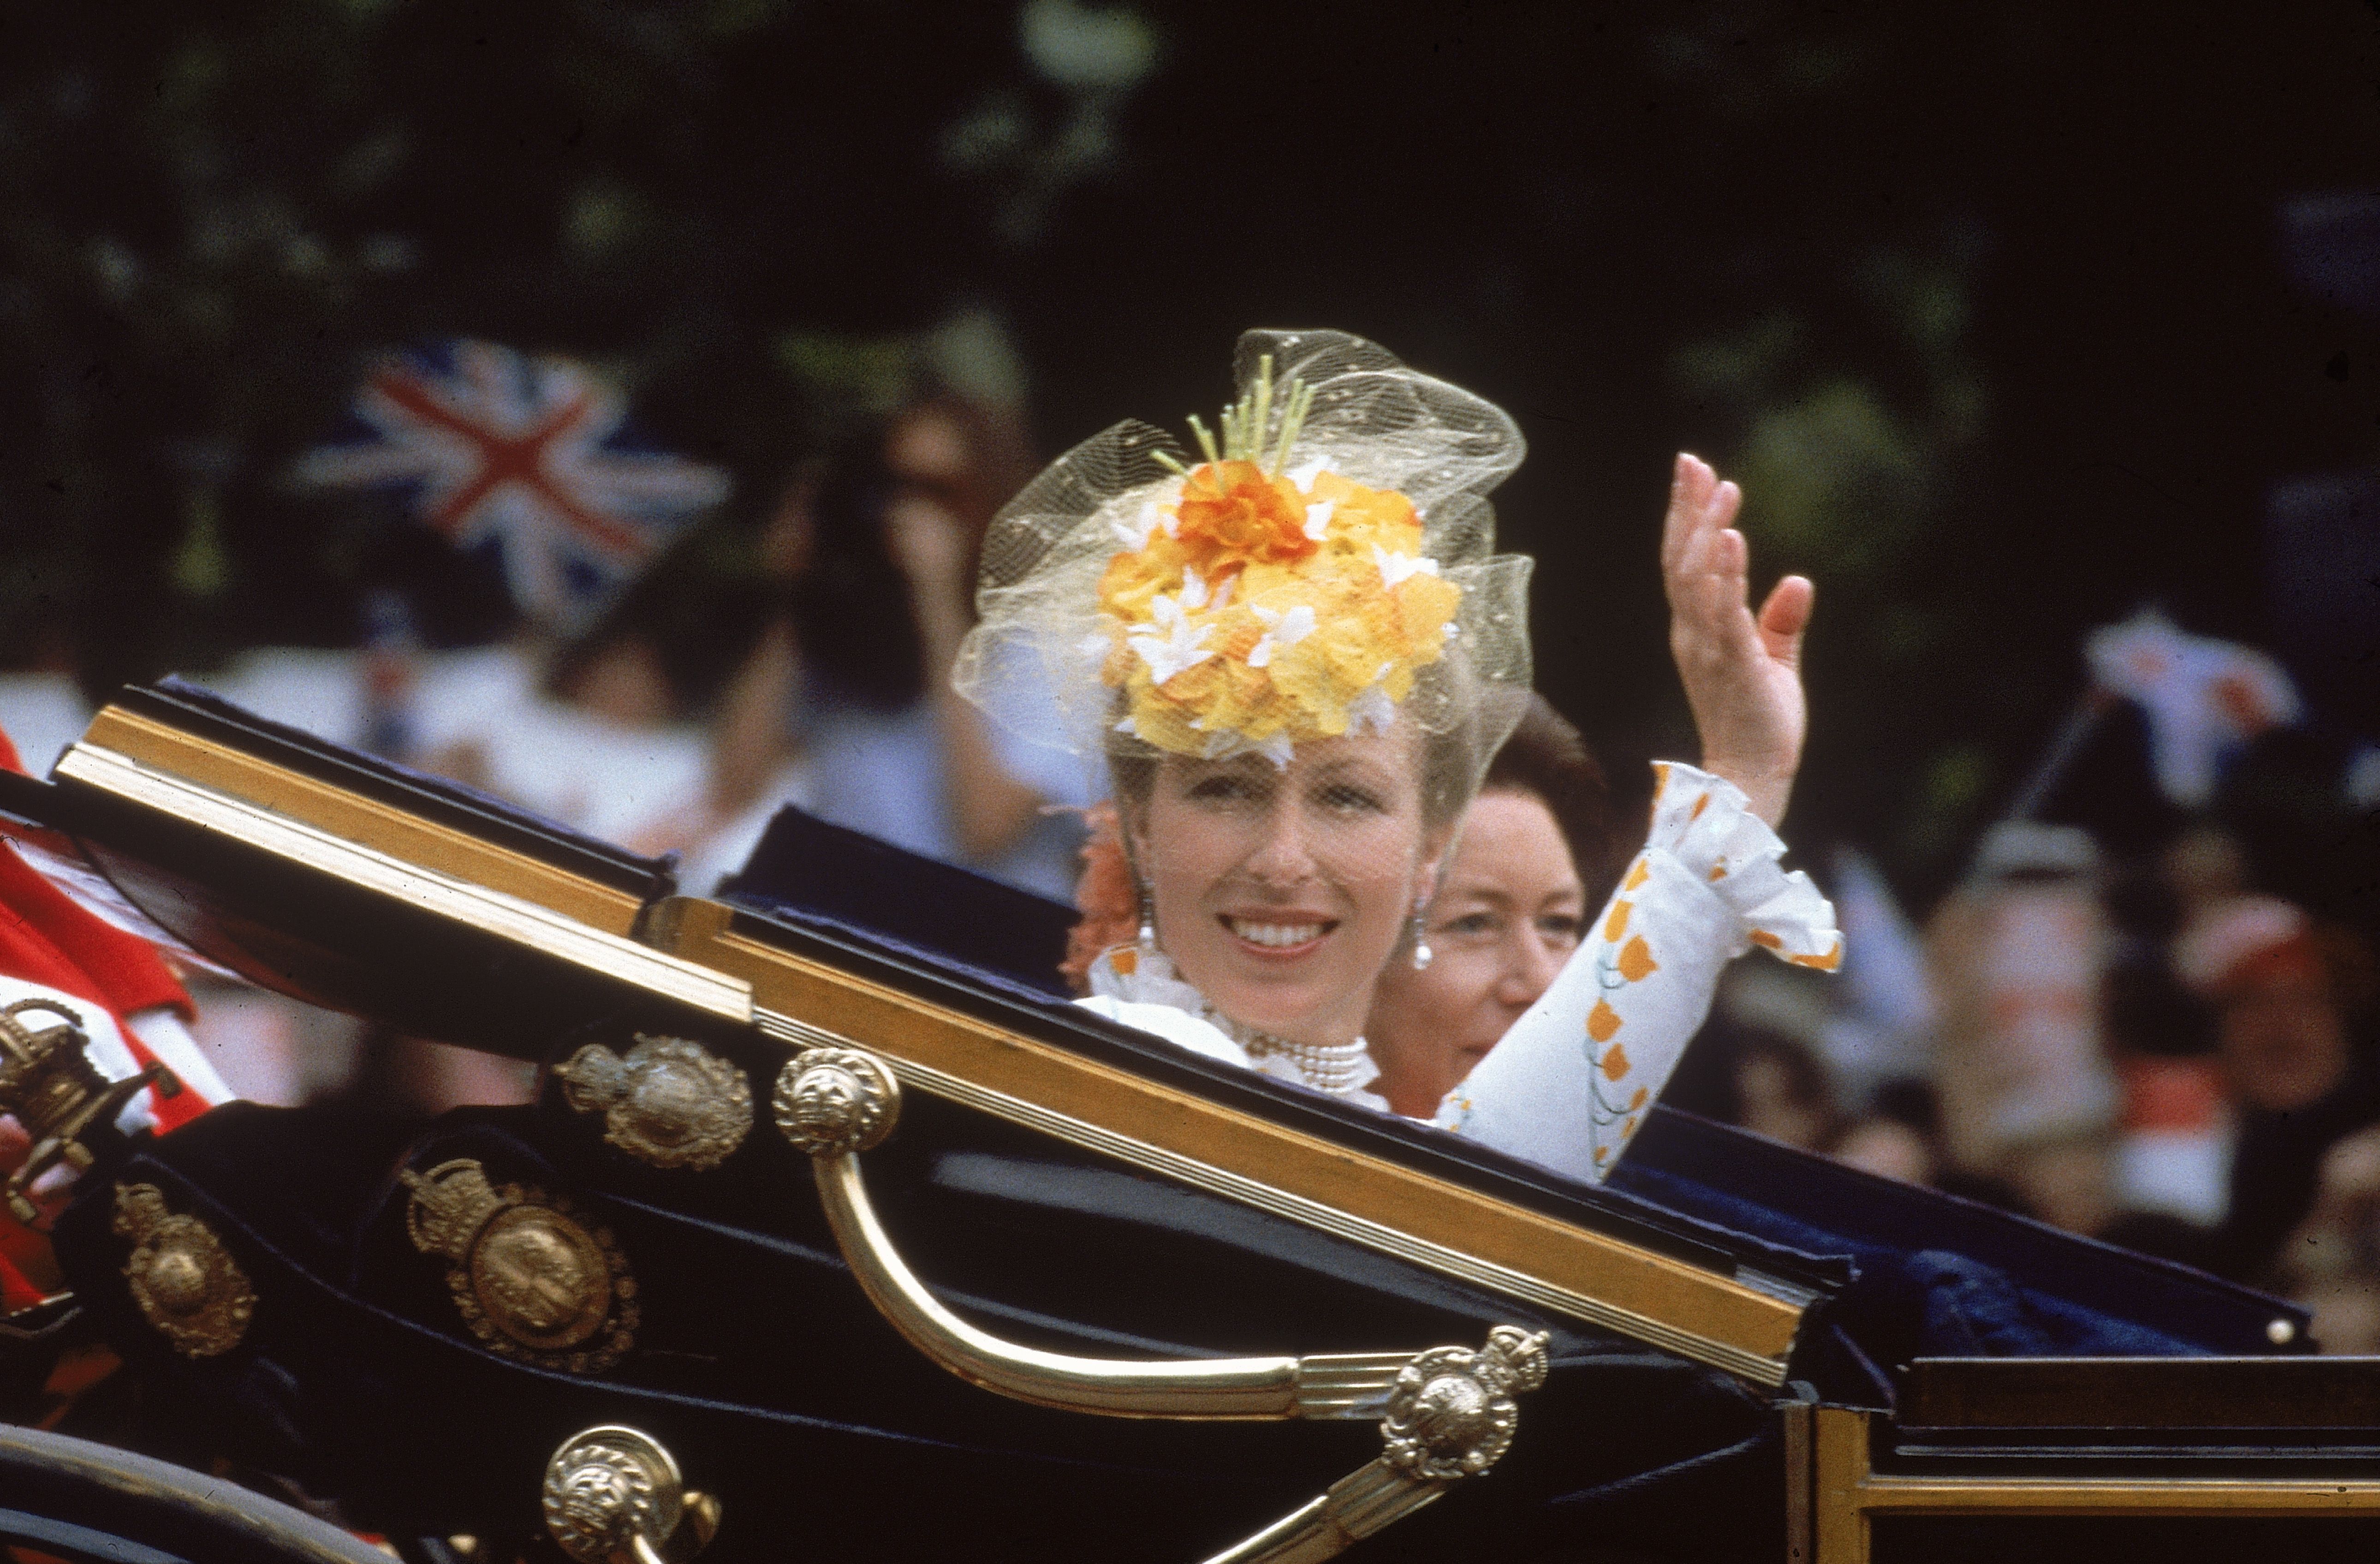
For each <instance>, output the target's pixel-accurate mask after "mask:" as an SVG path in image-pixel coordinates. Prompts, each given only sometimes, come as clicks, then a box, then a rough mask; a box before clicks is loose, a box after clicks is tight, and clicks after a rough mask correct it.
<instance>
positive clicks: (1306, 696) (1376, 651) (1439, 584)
mask: <svg viewBox="0 0 2380 1564" xmlns="http://www.w3.org/2000/svg"><path fill="white" fill-rule="evenodd" d="M1235 368H1236V371H1237V373H1236V380H1237V382H1238V388H1239V392H1240V395H1239V397H1238V399H1237V400H1236V401H1234V402H1233V404H1232V405H1231V406H1230V407H1228V408H1226V409H1224V410H1223V414H1222V417H1221V419H1220V430H1217V431H1210V430H1209V429H1208V427H1207V426H1206V425H1205V424H1204V423H1203V422H1200V421H1199V420H1198V419H1196V418H1195V417H1194V418H1192V419H1191V420H1190V421H1189V422H1190V428H1191V431H1192V433H1193V434H1194V435H1195V436H1196V441H1197V445H1198V451H1199V456H1200V457H1201V458H1203V459H1198V460H1196V461H1195V463H1194V461H1193V459H1192V458H1191V457H1190V455H1189V453H1187V452H1185V451H1184V449H1183V448H1182V447H1181V446H1179V445H1177V444H1176V443H1175V442H1174V441H1173V439H1172V436H1170V435H1168V434H1165V433H1164V432H1163V431H1160V430H1158V429H1154V428H1151V427H1150V426H1148V425H1147V424H1143V423H1137V422H1124V423H1120V424H1117V425H1116V426H1115V427H1113V428H1112V429H1110V430H1108V431H1106V432H1105V433H1104V434H1099V435H1097V436H1094V437H1093V438H1092V439H1090V440H1087V441H1086V442H1085V443H1084V444H1082V445H1081V446H1076V447H1075V449H1074V450H1072V451H1070V452H1068V453H1067V454H1066V455H1065V456H1063V457H1061V458H1059V459H1058V460H1057V461H1055V462H1053V463H1051V464H1050V467H1049V468H1048V470H1045V471H1044V472H1043V473H1042V474H1041V475H1040V477H1038V479H1036V480H1035V481H1034V482H1033V483H1031V484H1030V485H1028V486H1027V487H1026V490H1025V492H1024V493H1023V494H1021V495H1018V496H1017V497H1016V498H1015V500H1014V501H1013V502H1011V503H1010V505H1009V506H1008V507H1007V508H1006V509H1005V510H1003V511H1002V513H1001V514H1000V516H999V518H998V519H996V520H995V521H994V522H993V523H992V527H991V530H990V535H989V536H988V537H987V539H986V541H985V548H984V566H983V575H982V580H981V585H980V590H979V591H978V593H977V605H978V608H979V610H980V615H981V618H980V623H979V624H978V625H977V629H976V630H975V631H974V633H973V634H971V635H970V636H969V637H968V639H967V642H966V644H965V647H964V648H963V649H962V651H961V653H960V656H959V663H958V668H957V671H956V674H955V676H954V678H955V681H956V684H957V687H958V689H959V690H960V692H961V693H962V694H964V695H965V696H966V697H967V698H968V699H970V700H972V701H974V702H976V703H977V704H978V705H980V706H982V707H983V708H984V709H985V710H986V711H987V712H988V713H990V715H992V717H993V718H994V719H995V720H997V721H1000V722H1001V723H1002V724H1003V725H1004V726H1006V727H1010V728H1011V729H1012V730H1014V731H1015V732H1016V733H1017V734H1019V735H1020V736H1021V737H1024V738H1026V739H1030V740H1033V741H1035V742H1038V743H1041V744H1045V745H1049V746H1051V747H1054V748H1057V749H1061V750H1064V751H1069V752H1072V753H1075V754H1077V755H1094V754H1116V753H1122V754H1142V755H1148V754H1156V753H1173V754H1182V755H1195V756H1202V757H1205V758H1208V759H1221V758H1227V757H1230V756H1233V755H1237V754H1242V753H1247V752H1256V753H1259V754H1263V755H1265V756H1267V757H1269V758H1270V759H1271V760H1272V761H1273V762H1274V763H1275V764H1281V765H1286V764H1288V763H1289V759H1290V756H1291V753H1292V751H1293V748H1294V746H1296V745H1297V744H1299V743H1302V742H1305V741H1307V740H1310V739H1323V738H1330V737H1333V736H1336V735H1340V734H1346V733H1357V734H1361V733H1368V732H1380V731H1385V730H1386V729H1387V728H1389V727H1390V726H1391V725H1393V724H1394V723H1395V722H1396V721H1397V720H1398V719H1399V717H1400V716H1401V715H1402V716H1403V717H1406V718H1409V719H1411V720H1413V721H1415V723H1417V724H1418V725H1419V726H1420V727H1422V728H1424V729H1425V730H1427V731H1429V732H1434V733H1444V732H1450V731H1452V730H1454V729H1456V728H1459V727H1466V726H1467V727H1469V728H1470V729H1471V730H1472V734H1473V738H1474V751H1473V752H1474V753H1475V755H1476V756H1477V759H1478V764H1479V765H1481V766H1484V765H1485V764H1486V762H1487V760H1488V757H1489V756H1491V755H1492V754H1493V753H1494V752H1495V750H1496V747H1497V745H1499V744H1500V743H1501V742H1502V740H1503V739H1504V737H1505V735H1506V734H1507V733H1509V732H1510V731H1511V728H1512V723H1513V722H1514V721H1516V720H1518V717H1519V715H1520V711H1521V708H1522V706H1523V704H1524V702H1525V700H1526V696H1527V690H1528V688H1529V647H1528V631H1527V621H1526V586H1527V580H1528V571H1529V565H1530V561H1529V560H1528V559H1527V558H1525V557H1524V556H1517V555H1497V554H1496V553H1495V552H1494V548H1495V514H1494V511H1493V510H1492V509H1491V508H1490V507H1489V506H1488V500H1487V495H1488V491H1489V490H1490V489H1492V488H1494V487H1495V485H1496V484H1497V483H1500V482H1501V481H1502V479H1503V478H1504V476H1505V475H1506V474H1507V473H1509V472H1511V471H1512V470H1513V469H1514V468H1516V467H1518V466H1519V465H1520V462H1521V457H1522V453H1523V449H1524V446H1523V442H1522V439H1521V434H1520V431H1519V429H1518V428H1517V427H1515V426H1514V424H1513V422H1512V419H1511V418H1509V417H1508V416H1506V415H1505V413H1504V412H1503V410H1502V409H1500V408H1498V407H1496V406H1495V405H1494V404H1492V403H1490V402H1488V401H1486V400H1484V399H1482V398H1480V397H1475V396H1473V395H1471V394H1470V393H1469V392H1467V391H1463V390H1461V389H1459V388H1458V387H1455V386H1452V385H1448V384H1446V383H1445V382H1443V381H1440V380H1434V379H1432V378H1430V377H1429V376H1427V375H1424V374H1418V373H1415V372H1414V371H1412V370H1410V369H1407V368H1406V367H1405V366H1404V365H1403V364H1402V363H1399V362H1398V361H1397V360H1396V359H1395V358H1394V357H1392V356H1391V355H1390V354H1389V353H1388V352H1387V351H1385V350H1384V349H1382V348H1378V347H1376V346H1374V345H1373V344H1372V343H1369V342H1366V341H1364V340H1363V339H1362V338H1360V337H1354V336H1347V335H1345V334H1343V333H1340V332H1325V331H1301V332H1282V331H1252V332H1249V333H1247V334H1246V335H1245V336H1242V337H1241V339H1240V344H1239V351H1238V353H1237V355H1236V364H1235Z"/></svg>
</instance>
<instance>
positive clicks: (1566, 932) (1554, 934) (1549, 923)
mask: <svg viewBox="0 0 2380 1564" xmlns="http://www.w3.org/2000/svg"><path fill="white" fill-rule="evenodd" d="M1537 933H1539V934H1541V935H1544V936H1545V937H1546V938H1547V939H1548V940H1552V941H1559V942H1560V943H1561V944H1563V945H1576V944H1577V943H1578V942H1579V939H1580V937H1581V936H1582V935H1585V933H1586V921H1585V919H1583V918H1573V917H1570V916H1568V915H1567V914H1564V913H1551V914H1548V916H1546V917H1543V918H1540V919H1538V920H1537Z"/></svg>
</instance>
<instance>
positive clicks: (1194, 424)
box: [1190, 413, 1223, 464]
mask: <svg viewBox="0 0 2380 1564" xmlns="http://www.w3.org/2000/svg"><path fill="white" fill-rule="evenodd" d="M1190 433H1191V434H1196V436H1198V448H1199V449H1200V450H1202V451H1204V452H1206V453H1207V459H1208V461H1211V462H1215V463H1218V464H1220V462H1221V461H1222V459H1223V458H1222V456H1221V454H1220V452H1218V451H1217V450H1216V449H1215V436H1214V435H1213V434H1209V433H1208V430H1207V425H1206V422H1205V421H1204V420H1202V419H1200V418H1199V416H1198V415H1197V414H1196V413H1192V414H1191V415H1190Z"/></svg>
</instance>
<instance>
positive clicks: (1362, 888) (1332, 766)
mask: <svg viewBox="0 0 2380 1564" xmlns="http://www.w3.org/2000/svg"><path fill="white" fill-rule="evenodd" d="M1135 813H1137V814H1138V816H1139V818H1138V819H1137V821H1136V822H1135V829H1134V837H1135V849H1136V856H1137V858H1138V860H1139V862H1140V867H1141V873H1142V874H1144V875H1145V876H1147V881H1148V887H1149V895H1150V898H1151V899H1152V901H1153V902H1154V904H1155V910H1156V914H1157V935H1158V944H1159V945H1160V947H1162V948H1163V949H1164V951H1165V953H1166V955H1168V956H1170V957H1171V958H1172V960H1173V964H1174V966H1175V968H1176V969H1177V970H1178V971H1180V972H1181V974H1182V976H1183V978H1184V981H1186V982H1188V983H1190V984H1193V985H1195V986H1196V988H1197V989H1198V991H1199V992H1200V993H1201V994H1203V995H1205V996H1206V997H1207V1001H1208V1003H1209V1004H1211V1005H1213V1006H1214V1007H1215V1008H1217V1009H1219V1010H1220V1011H1222V1012H1223V1014H1225V1015H1227V1016H1229V1017H1231V1018H1232V1019H1233V1020H1236V1021H1239V1022H1240V1023H1242V1024H1243V1025H1245V1026H1252V1027H1255V1028H1256V1029H1257V1030H1258V1031H1260V1032H1271V1033H1273V1034H1274V1035H1276V1036H1280V1037H1284V1038H1288V1039H1290V1040H1291V1041H1293V1042H1298V1043H1319V1044H1343V1043H1349V1042H1352V1041H1354V1039H1355V1038H1356V1037H1357V1036H1358V1035H1360V1034H1361V1033H1362V1031H1363V1026H1364V1019H1365V1015H1366V1012H1367V1011H1368V1010H1369V1009H1370V1008H1371V1003H1372V988H1373V984H1374V983H1375V982H1376V980H1377V979H1378V976H1379V972H1380V968H1381V967H1382V966H1383V965H1384V964H1385V963H1386V962H1387V960H1388V958H1389V953H1390V950H1392V949H1393V948H1394V947H1395V946H1396V943H1397V936H1398V935H1399V934H1400V933H1401V932H1402V931H1403V927H1404V922H1405V919H1406V917H1407V915H1408V914H1409V913H1410V911H1411V910H1412V909H1413V907H1414V906H1415V903H1416V902H1417V901H1418V900H1419V898H1421V897H1422V896H1423V895H1424V894H1425V893H1426V890H1427V886H1428V884H1429V882H1430V879H1431V877H1432V875H1433V874H1435V873H1436V869H1437V863H1436V857H1437V850H1438V849H1437V848H1436V847H1434V846H1432V845H1431V844H1430V843H1429V842H1428V841H1427V840H1426V837H1427V833H1426V832H1425V830H1424V827H1423V823H1422V814H1421V785H1420V764H1419V745H1418V743H1417V742H1416V740H1415V735H1414V733H1413V732H1412V731H1411V730H1410V729H1408V728H1405V727H1402V726H1401V727H1397V728H1393V729H1391V730H1390V731H1389V732H1388V733H1385V734H1376V735H1368V736H1366V737H1362V738H1356V737H1352V736H1351V737H1343V738H1338V739H1317V740H1314V741H1312V742H1309V743H1304V744H1300V745H1298V746H1297V750H1296V752H1295V754H1294V756H1293V758H1292V759H1291V761H1290V763H1289V764H1288V766H1287V767H1286V768H1279V767H1276V766H1275V765H1274V764H1273V763H1272V762H1270V761H1269V760H1267V759H1265V758H1264V757H1263V756H1261V755H1242V756H1240V757H1238V758H1236V759H1233V760H1227V761H1199V760H1190V759H1186V758H1184V757H1180V756H1172V755H1169V756H1167V757H1166V758H1165V759H1164V760H1163V761H1161V762H1160V763H1159V765H1158V768H1157V776H1156V780H1155V783H1154V785H1153V786H1152V788H1151V789H1150V793H1149V799H1148V802H1147V806H1146V807H1145V808H1144V809H1142V810H1140V811H1137V812H1135Z"/></svg>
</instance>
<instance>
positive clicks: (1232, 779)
mask: <svg viewBox="0 0 2380 1564" xmlns="http://www.w3.org/2000/svg"><path fill="white" fill-rule="evenodd" d="M1255 791H1256V790H1255V789H1254V788H1251V787H1249V786H1248V779H1247V778H1246V777H1245V776H1231V775H1229V774H1228V773H1226V774H1225V775H1222V776H1204V777H1200V778H1199V779H1198V780H1197V781H1196V782H1193V783H1192V784H1190V796H1191V797H1192V798H1194V799H1200V800H1207V801H1208V802H1219V801H1220V802H1230V801H1232V800H1239V799H1245V798H1249V797H1252V796H1253V795H1254V793H1255Z"/></svg>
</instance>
